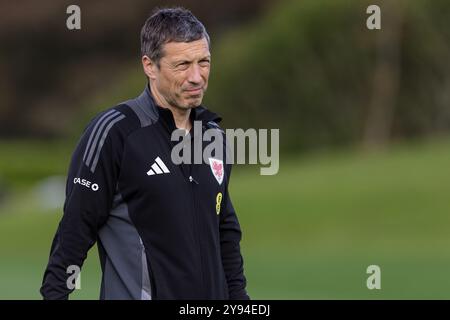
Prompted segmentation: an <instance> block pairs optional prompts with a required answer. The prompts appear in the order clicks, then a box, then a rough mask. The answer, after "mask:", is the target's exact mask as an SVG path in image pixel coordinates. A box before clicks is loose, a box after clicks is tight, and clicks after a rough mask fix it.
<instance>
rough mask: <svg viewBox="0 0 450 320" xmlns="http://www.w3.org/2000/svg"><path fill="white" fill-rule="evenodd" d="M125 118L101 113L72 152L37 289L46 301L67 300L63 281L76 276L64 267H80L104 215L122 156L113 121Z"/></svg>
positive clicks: (111, 196)
mask: <svg viewBox="0 0 450 320" xmlns="http://www.w3.org/2000/svg"><path fill="white" fill-rule="evenodd" d="M124 117H125V116H124V115H123V114H121V113H120V112H118V111H116V110H114V109H111V110H110V111H108V112H104V113H102V114H100V115H99V116H98V117H96V118H95V119H94V120H93V121H92V122H91V123H90V124H89V125H88V127H87V128H86V130H85V132H84V134H83V136H82V137H81V139H80V141H79V143H78V145H77V147H76V149H75V151H74V153H73V156H72V160H71V163H70V167H69V172H68V178H67V184H66V199H65V202H64V214H63V217H62V219H61V221H60V223H59V226H58V229H57V231H56V235H55V236H54V239H53V243H52V246H51V252H50V257H49V261H48V265H47V268H46V270H45V272H44V278H43V283H42V287H41V289H40V292H41V294H42V296H43V298H44V299H68V295H69V294H70V293H71V292H72V291H73V289H70V288H71V287H72V286H69V285H68V284H67V282H68V280H72V278H74V277H73V276H72V278H71V279H69V277H71V275H73V272H72V271H70V269H69V270H68V268H69V266H76V267H78V268H80V269H81V267H82V265H83V262H84V260H85V259H86V256H87V253H88V251H89V249H90V248H91V247H92V246H93V245H94V243H95V242H96V239H97V231H98V229H99V228H100V227H101V226H102V225H103V224H104V223H105V221H106V219H107V217H108V214H109V211H110V209H111V207H112V201H113V196H114V193H115V190H116V183H117V178H118V174H119V168H120V159H121V154H122V150H121V140H122V138H121V135H120V133H119V129H117V122H119V121H120V120H122V119H123V118H124ZM71 268H73V267H71ZM69 283H73V282H72V281H71V282H69Z"/></svg>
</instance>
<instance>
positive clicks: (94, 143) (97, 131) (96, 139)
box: [83, 109, 125, 173]
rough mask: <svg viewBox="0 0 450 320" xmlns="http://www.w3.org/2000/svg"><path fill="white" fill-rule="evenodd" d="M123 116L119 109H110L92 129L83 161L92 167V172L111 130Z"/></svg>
mask: <svg viewBox="0 0 450 320" xmlns="http://www.w3.org/2000/svg"><path fill="white" fill-rule="evenodd" d="M123 118H125V115H123V114H122V113H120V112H119V111H117V110H114V109H112V110H109V111H108V112H105V113H104V114H103V115H102V116H101V117H100V119H98V121H97V123H96V124H95V126H94V129H93V130H92V131H91V135H90V136H89V140H88V143H87V146H86V150H85V151H84V155H83V162H84V163H85V164H86V166H87V167H88V168H90V170H91V172H92V173H94V171H95V168H96V167H97V163H98V159H99V157H100V152H101V151H102V148H103V144H104V143H105V140H106V137H107V136H108V132H109V130H111V128H112V127H113V125H114V124H115V123H116V122H119V121H120V120H122V119H123Z"/></svg>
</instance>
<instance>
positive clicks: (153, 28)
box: [141, 7, 210, 66]
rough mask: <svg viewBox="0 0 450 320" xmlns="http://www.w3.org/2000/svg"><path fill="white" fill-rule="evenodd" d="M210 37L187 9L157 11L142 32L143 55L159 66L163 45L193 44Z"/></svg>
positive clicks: (147, 21)
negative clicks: (172, 43)
mask: <svg viewBox="0 0 450 320" xmlns="http://www.w3.org/2000/svg"><path fill="white" fill-rule="evenodd" d="M202 38H206V40H207V41H208V46H210V39H209V35H208V33H207V32H206V28H205V27H204V26H203V24H202V23H201V22H200V21H199V20H198V19H197V18H196V17H195V16H194V15H193V14H192V12H190V11H189V10H187V9H184V8H181V7H176V8H163V9H156V10H155V11H154V13H153V14H152V15H151V16H150V17H149V18H148V19H147V20H146V21H145V24H144V26H143V27H142V30H141V55H142V56H148V57H149V58H150V59H151V60H152V61H153V62H155V63H156V64H157V65H158V66H159V60H160V59H161V58H162V57H163V45H164V44H166V43H168V42H192V41H196V40H200V39H202Z"/></svg>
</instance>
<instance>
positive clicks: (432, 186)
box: [0, 139, 450, 299]
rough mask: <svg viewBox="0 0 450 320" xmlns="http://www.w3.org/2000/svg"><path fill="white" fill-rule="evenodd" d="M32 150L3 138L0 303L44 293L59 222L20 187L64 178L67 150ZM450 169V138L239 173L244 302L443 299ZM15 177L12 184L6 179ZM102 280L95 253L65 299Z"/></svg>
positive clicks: (236, 197)
mask: <svg viewBox="0 0 450 320" xmlns="http://www.w3.org/2000/svg"><path fill="white" fill-rule="evenodd" d="M32 144H33V145H34V146H35V147H34V148H31V149H29V148H28V149H27V151H21V150H23V149H22V148H23V147H24V146H26V145H27V144H24V145H22V147H21V146H20V144H14V146H13V145H12V144H10V146H9V148H11V149H9V150H8V146H6V147H4V146H5V144H2V143H0V145H2V150H3V151H4V150H7V151H8V152H7V153H6V156H5V157H3V154H2V160H1V161H0V176H2V177H3V180H4V181H6V183H7V185H13V186H16V187H17V188H16V187H14V188H12V190H13V191H12V195H11V194H10V195H9V196H8V197H7V201H6V202H5V203H3V204H2V205H1V207H0V256H1V262H0V299H39V298H40V296H39V292H38V290H39V287H40V283H41V280H42V274H43V271H44V268H45V265H46V262H47V258H48V252H49V249H50V244H51V240H52V237H53V234H54V232H55V230H56V227H57V224H58V221H59V219H60V216H61V213H60V212H59V211H57V210H55V211H53V212H45V210H42V209H39V206H38V205H36V200H35V199H34V198H33V197H34V196H33V193H32V192H31V191H30V188H29V187H27V186H29V185H30V184H33V183H35V182H36V181H37V180H39V179H41V178H44V177H45V176H47V175H49V174H64V171H65V170H66V167H67V165H68V161H69V158H70V151H69V150H70V148H71V146H70V145H69V146H67V145H64V146H62V147H61V146H60V147H54V146H53V147H47V148H45V147H39V146H38V144H36V143H32ZM49 150H53V151H52V152H49ZM17 155H20V159H17V160H15V158H16V157H17ZM40 155H42V157H41V156H40ZM45 155H47V156H45ZM26 159H33V160H26ZM449 163H450V140H448V139H447V140H445V139H444V140H436V141H429V142H421V143H415V144H400V145H397V146H394V147H393V148H390V149H389V150H387V151H384V152H378V153H367V152H361V151H358V150H347V151H339V152H323V153H321V154H320V153H317V154H312V155H308V156H302V157H300V156H295V155H290V156H282V157H281V160H280V171H279V173H278V174H277V175H275V176H260V175H259V168H258V167H256V166H251V167H239V166H235V169H234V171H233V176H232V180H231V195H232V199H233V203H234V206H235V208H236V211H237V212H238V215H239V218H240V222H241V226H242V229H243V231H244V233H243V241H242V251H243V255H244V259H245V271H246V276H247V280H248V290H249V293H250V295H251V297H252V298H254V299H429V298H434V299H449V298H450V291H449V287H450V272H449V270H450V249H449V248H450V201H449V200H448V199H449V197H448V195H449V191H450V167H449ZM24 165H26V166H27V169H24V171H26V170H35V172H34V175H32V177H31V178H30V177H29V176H28V175H27V174H26V173H24V172H23V170H22V166H24ZM30 168H31V169H30ZM8 171H9V173H8ZM5 173H6V174H5ZM16 176H17V177H20V178H19V179H18V180H17V181H20V183H16V184H15V183H14V182H13V181H14V180H15V178H16ZM371 264H376V265H379V266H380V267H381V275H382V276H381V287H382V288H381V290H368V289H367V287H366V279H367V277H368V275H367V274H366V268H367V267H368V266H369V265H371ZM99 283H100V270H99V265H98V254H97V251H96V248H93V249H92V250H91V251H90V253H89V257H88V259H87V261H86V264H85V266H84V268H83V271H82V276H81V286H82V290H78V291H76V292H75V293H74V294H73V295H72V297H71V298H73V299H97V298H98V292H99Z"/></svg>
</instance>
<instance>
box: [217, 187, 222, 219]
mask: <svg viewBox="0 0 450 320" xmlns="http://www.w3.org/2000/svg"><path fill="white" fill-rule="evenodd" d="M221 203H222V192H219V193H218V194H217V196H216V213H217V214H219V213H220V204H221Z"/></svg>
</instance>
